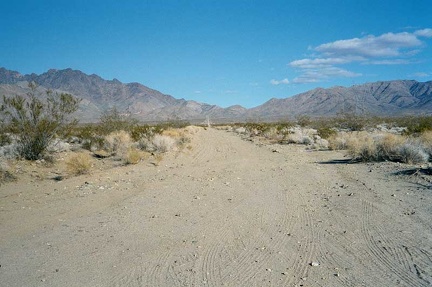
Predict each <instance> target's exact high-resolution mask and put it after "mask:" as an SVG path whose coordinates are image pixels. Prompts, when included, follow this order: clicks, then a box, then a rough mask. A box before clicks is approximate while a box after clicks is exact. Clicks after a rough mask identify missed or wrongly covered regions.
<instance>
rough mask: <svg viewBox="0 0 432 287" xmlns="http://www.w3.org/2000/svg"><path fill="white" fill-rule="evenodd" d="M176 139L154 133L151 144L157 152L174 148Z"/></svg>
mask: <svg viewBox="0 0 432 287" xmlns="http://www.w3.org/2000/svg"><path fill="white" fill-rule="evenodd" d="M175 143H176V141H175V140H174V139H173V138H172V137H169V136H166V135H155V136H154V138H153V140H152V144H153V146H154V148H155V149H156V151H158V152H162V153H164V152H167V151H170V150H172V149H173V148H174V146H175Z"/></svg>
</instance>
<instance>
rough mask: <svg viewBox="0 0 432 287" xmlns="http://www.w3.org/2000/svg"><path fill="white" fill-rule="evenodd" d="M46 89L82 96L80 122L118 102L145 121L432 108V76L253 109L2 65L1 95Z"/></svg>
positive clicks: (321, 92)
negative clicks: (30, 85)
mask: <svg viewBox="0 0 432 287" xmlns="http://www.w3.org/2000/svg"><path fill="white" fill-rule="evenodd" d="M29 81H35V82H36V83H37V84H38V85H39V86H40V87H41V89H52V90H54V91H55V92H67V93H70V94H72V95H74V96H76V97H79V98H81V99H82V102H81V105H80V109H79V111H78V112H77V115H78V117H79V118H80V120H81V122H95V121H97V120H98V119H99V117H100V114H101V113H102V112H103V111H105V110H107V109H109V108H113V107H116V108H117V109H118V110H120V111H122V112H124V113H128V114H131V115H132V116H133V117H135V118H137V119H139V120H142V121H167V120H189V121H195V122H197V121H198V122H199V121H202V120H204V119H205V118H206V117H207V116H208V117H210V119H211V120H212V121H215V122H227V121H244V120H276V119H281V118H292V117H295V116H298V115H309V116H334V115H336V114H338V113H341V112H349V113H357V114H370V115H380V116H390V115H392V116H395V115H403V114H432V81H429V82H417V81H413V80H398V81H385V82H375V83H366V84H362V85H355V86H352V87H332V88H328V89H323V88H317V89H314V90H311V91H308V92H305V93H301V94H298V95H295V96H292V97H289V98H285V99H275V98H273V99H271V100H269V101H267V102H265V103H264V104H262V105H260V106H257V107H255V108H252V109H246V108H244V107H242V106H239V105H235V106H231V107H228V108H222V107H219V106H217V105H210V104H206V103H199V102H196V101H188V100H185V99H176V98H174V97H172V96H170V95H165V94H163V93H161V92H159V91H157V90H154V89H151V88H149V87H146V86H144V85H142V84H139V83H128V84H124V83H122V82H120V81H119V80H117V79H113V80H104V79H102V78H101V77H99V76H98V75H95V74H92V75H87V74H85V73H83V72H81V71H79V70H73V69H70V68H69V69H64V70H55V69H51V70H49V71H47V72H45V73H43V74H40V75H37V74H34V73H33V74H29V75H22V74H20V73H18V72H15V71H10V70H7V69H5V68H0V95H13V94H25V93H26V92H28V88H27V82H29Z"/></svg>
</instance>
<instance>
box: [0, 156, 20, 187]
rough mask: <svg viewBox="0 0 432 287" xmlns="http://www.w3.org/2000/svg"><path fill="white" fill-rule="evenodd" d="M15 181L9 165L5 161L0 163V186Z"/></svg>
mask: <svg viewBox="0 0 432 287" xmlns="http://www.w3.org/2000/svg"><path fill="white" fill-rule="evenodd" d="M16 179H17V178H16V176H15V175H14V174H13V173H12V172H11V170H10V167H9V165H8V164H7V163H6V162H5V161H0V185H1V184H2V183H5V182H10V181H15V180H16Z"/></svg>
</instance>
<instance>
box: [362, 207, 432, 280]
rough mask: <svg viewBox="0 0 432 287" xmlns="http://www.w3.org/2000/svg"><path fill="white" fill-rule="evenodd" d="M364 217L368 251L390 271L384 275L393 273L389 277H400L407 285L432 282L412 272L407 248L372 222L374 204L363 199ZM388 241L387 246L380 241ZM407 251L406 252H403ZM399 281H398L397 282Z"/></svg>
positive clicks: (364, 232)
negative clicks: (395, 242) (399, 244)
mask: <svg viewBox="0 0 432 287" xmlns="http://www.w3.org/2000/svg"><path fill="white" fill-rule="evenodd" d="M362 205H363V218H362V228H361V229H362V234H363V237H364V239H365V241H366V244H367V247H368V251H369V252H370V254H371V255H372V256H373V258H374V259H375V261H379V262H381V263H382V265H384V266H385V267H386V268H387V269H388V270H389V271H390V272H385V271H384V274H382V275H386V274H387V276H388V275H389V274H392V275H393V277H392V278H389V279H393V281H396V280H395V277H397V278H399V280H400V281H401V282H403V283H404V284H406V286H428V285H430V283H429V282H428V281H426V280H424V279H423V278H421V277H420V276H418V274H416V273H413V272H410V268H407V266H408V267H409V266H410V265H411V264H412V263H408V262H407V260H408V256H406V250H404V249H403V247H402V246H401V248H398V247H397V246H396V245H395V244H394V243H393V239H391V238H389V237H388V236H385V235H384V233H383V232H384V231H383V230H382V229H381V228H380V227H379V224H377V223H374V224H373V225H372V224H371V220H372V219H371V217H372V215H373V210H374V206H373V204H372V203H370V202H367V201H363V202H362ZM382 242H384V243H386V244H385V245H386V246H383V245H382V244H378V243H382ZM402 253H405V254H402ZM395 283H397V282H395Z"/></svg>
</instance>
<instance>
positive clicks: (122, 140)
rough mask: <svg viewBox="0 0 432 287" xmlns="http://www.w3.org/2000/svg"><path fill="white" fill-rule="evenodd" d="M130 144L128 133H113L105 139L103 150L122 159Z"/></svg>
mask: <svg viewBox="0 0 432 287" xmlns="http://www.w3.org/2000/svg"><path fill="white" fill-rule="evenodd" d="M131 144H132V141H131V137H130V135H129V133H127V132H125V131H115V132H112V133H110V134H109V135H107V136H106V137H105V150H106V151H108V152H111V153H114V154H116V155H117V156H119V157H124V156H125V155H126V153H127V152H128V150H129V148H130V146H131Z"/></svg>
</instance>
